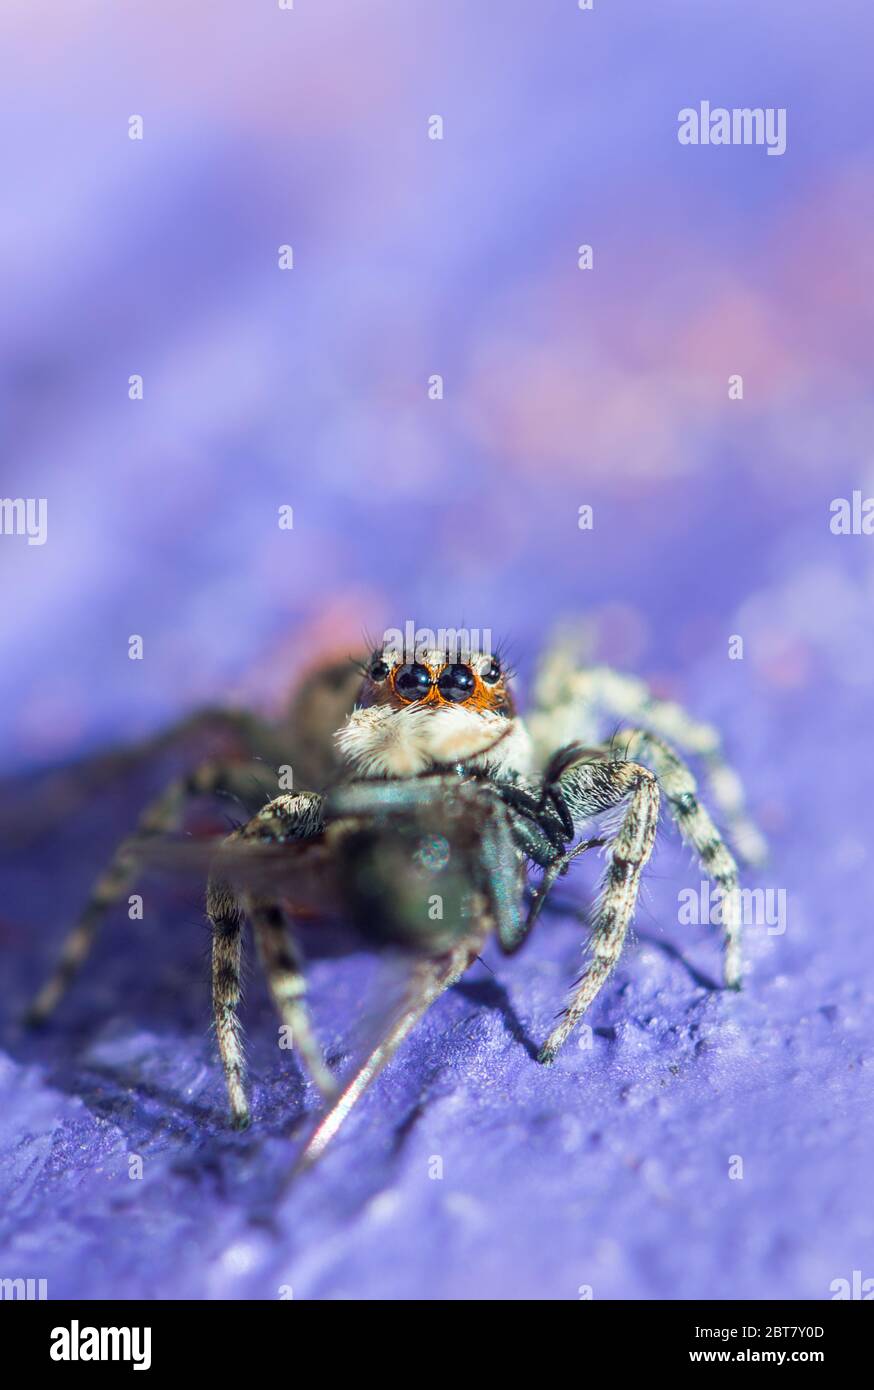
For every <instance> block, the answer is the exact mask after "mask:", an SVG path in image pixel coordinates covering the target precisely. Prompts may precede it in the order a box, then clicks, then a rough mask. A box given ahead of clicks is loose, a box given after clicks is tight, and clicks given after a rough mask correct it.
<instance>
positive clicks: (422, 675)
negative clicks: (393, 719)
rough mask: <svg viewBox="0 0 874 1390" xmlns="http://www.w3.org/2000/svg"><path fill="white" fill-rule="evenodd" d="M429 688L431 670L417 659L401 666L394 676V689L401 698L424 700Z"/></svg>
mask: <svg viewBox="0 0 874 1390" xmlns="http://www.w3.org/2000/svg"><path fill="white" fill-rule="evenodd" d="M430 689H431V672H430V671H429V670H428V667H427V666H421V665H420V664H419V662H418V661H416V662H414V663H413V664H412V665H407V666H402V667H401V669H400V670H399V671H398V673H397V675H396V676H395V690H396V691H397V692H398V694H399V695H400V696H401V698H402V699H403V700H424V698H425V696H426V695H427V694H428V691H429V690H430Z"/></svg>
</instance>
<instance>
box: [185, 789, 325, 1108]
mask: <svg viewBox="0 0 874 1390" xmlns="http://www.w3.org/2000/svg"><path fill="white" fill-rule="evenodd" d="M321 808H322V798H321V797H320V796H317V795H316V794H315V793H313V792H298V793H296V794H294V795H291V794H289V795H287V796H279V797H277V798H276V799H275V800H274V801H271V802H269V803H268V804H267V805H266V806H264V807H263V808H262V810H260V811H259V812H258V814H257V815H256V816H253V817H252V819H251V820H250V821H247V823H246V824H245V825H243V826H241V827H240V828H239V830H235V831H234V833H233V834H232V835H229V836H228V837H227V839H226V840H225V842H224V845H225V846H226V847H232V848H234V847H236V848H238V847H240V846H242V845H245V844H247V843H249V844H253V845H257V844H284V843H294V842H296V841H301V840H306V839H309V838H310V837H311V836H313V835H316V834H318V833H319V831H320V830H321V829H322V815H321ZM220 863H221V851H219V864H220ZM226 867H227V866H226ZM245 910H246V913H247V915H249V916H250V917H251V920H252V926H253V929H254V931H255V936H256V940H257V945H258V951H259V954H260V956H261V959H262V961H263V962H264V967H265V971H266V973H267V980H268V985H269V987H270V993H271V996H272V998H273V1000H274V1003H275V1004H276V1006H277V1009H278V1010H279V1012H280V1016H281V1017H282V1018H283V1019H284V1020H285V1022H286V1023H288V1024H289V1025H290V1026H291V1028H292V1036H293V1039H294V1042H295V1043H296V1045H297V1046H298V1048H299V1049H300V1052H301V1056H302V1057H303V1059H304V1061H305V1063H306V1064H307V1065H308V1066H309V1068H310V1072H311V1074H312V1076H313V1079H314V1080H315V1081H316V1083H317V1085H319V1087H320V1088H321V1089H323V1090H325V1089H327V1090H333V1078H332V1077H331V1074H330V1072H329V1071H328V1069H327V1067H326V1066H325V1062H324V1060H323V1058H322V1055H321V1052H320V1051H319V1049H318V1044H317V1043H316V1041H315V1038H314V1036H313V1034H312V1029H311V1027H310V1023H309V1016H308V1014H307V1011H306V1005H305V1003H304V1000H303V976H302V974H301V971H300V963H299V961H298V960H297V958H296V956H295V955H294V954H293V951H292V948H291V947H290V945H289V943H288V941H287V940H286V938H285V933H284V930H283V922H282V917H281V914H280V913H279V911H278V909H277V908H275V907H272V906H270V905H268V904H267V903H265V902H263V901H262V900H261V899H258V898H255V897H254V896H252V897H251V898H250V897H248V896H247V897H246V899H245ZM206 912H207V916H208V917H209V920H210V922H211V924H212V991H213V992H212V1000H213V1014H214V1017H215V1032H216V1038H217V1040H218V1046H219V1052H220V1054H221V1059H222V1066H223V1067H224V1072H225V1082H226V1084H227V1088H228V1100H229V1102H230V1108H231V1117H232V1120H233V1122H234V1124H235V1125H236V1126H237V1127H238V1128H240V1127H242V1126H245V1125H246V1124H248V1122H249V1105H248V1101H247V1099H246V1093H245V1088H244V1073H245V1067H244V1057H243V1048H242V1040H241V1030H240V1023H239V1019H238V1017H237V1008H238V1005H239V1002H240V957H241V931H242V925H243V904H242V903H241V901H240V898H239V897H238V895H237V894H236V892H235V891H234V890H233V888H232V887H231V886H230V884H229V883H228V881H227V879H226V878H225V877H223V875H222V873H221V870H220V869H219V871H218V872H217V873H216V874H214V875H213V876H212V877H211V878H210V882H209V887H208V889H207V895H206Z"/></svg>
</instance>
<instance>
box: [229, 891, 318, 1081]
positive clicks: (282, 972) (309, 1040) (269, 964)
mask: <svg viewBox="0 0 874 1390" xmlns="http://www.w3.org/2000/svg"><path fill="white" fill-rule="evenodd" d="M246 915H247V916H248V918H249V920H250V922H251V923H252V930H253V931H254V933H255V943H256V945H257V948H258V955H259V958H260V960H261V964H262V966H263V967H264V974H265V975H266V977H267V985H268V988H269V990H270V996H271V998H272V1000H273V1003H274V1005H275V1007H276V1012H277V1013H278V1014H279V1017H280V1018H281V1019H282V1022H283V1023H284V1024H285V1026H286V1027H287V1028H289V1029H290V1030H291V1040H292V1042H293V1044H294V1046H295V1047H296V1048H297V1050H298V1052H299V1053H300V1056H301V1060H302V1061H303V1064H304V1066H305V1067H306V1069H307V1071H308V1072H309V1074H310V1076H311V1077H312V1079H313V1081H314V1082H315V1084H316V1085H317V1086H318V1088H319V1090H320V1091H321V1093H322V1095H323V1096H324V1097H325V1099H326V1100H328V1099H331V1098H332V1097H333V1096H334V1095H336V1093H337V1083H336V1081H335V1080H334V1077H333V1076H332V1075H331V1073H330V1072H329V1071H328V1068H327V1067H326V1065H325V1059H324V1057H323V1056H322V1049H321V1048H320V1047H319V1044H318V1040H317V1039H316V1036H315V1034H314V1032H313V1027H312V1023H311V1021H310V1014H309V1009H308V1008H307V1006H306V1000H305V995H306V981H305V980H304V974H303V961H302V959H301V956H300V952H299V951H298V949H297V945H296V943H295V941H294V939H293V938H292V937H291V936H290V935H289V933H288V931H287V930H286V924H285V919H284V917H283V914H282V912H281V910H280V909H279V908H278V907H277V906H276V905H275V904H274V903H269V902H265V901H264V900H263V899H258V898H247V899H246Z"/></svg>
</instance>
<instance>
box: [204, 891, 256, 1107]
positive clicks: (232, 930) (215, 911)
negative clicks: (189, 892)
mask: <svg viewBox="0 0 874 1390" xmlns="http://www.w3.org/2000/svg"><path fill="white" fill-rule="evenodd" d="M206 911H207V916H208V917H209V920H210V922H211V924H212V1008H213V1016H214V1018H215V1035H216V1038H217V1039H218V1046H219V1052H220V1054H221V1059H222V1066H223V1067H224V1069H225V1081H226V1083H227V1088H228V1101H229V1103H230V1107H231V1118H232V1120H233V1123H234V1125H235V1127H236V1128H237V1129H244V1128H245V1127H246V1125H247V1124H248V1123H249V1102H248V1101H247V1099H246V1091H245V1086H244V1077H245V1058H244V1056H243V1041H242V1034H241V1031H240V1021H239V1018H238V1017H237V1008H238V1006H239V1003H240V966H241V961H242V945H243V941H242V931H243V914H242V911H241V910H240V905H239V903H238V901H237V898H236V895H235V894H234V892H233V890H232V889H231V888H230V886H229V885H228V884H227V883H225V882H223V881H222V880H220V879H219V880H213V881H211V882H210V885H209V889H208V892H207V897H206Z"/></svg>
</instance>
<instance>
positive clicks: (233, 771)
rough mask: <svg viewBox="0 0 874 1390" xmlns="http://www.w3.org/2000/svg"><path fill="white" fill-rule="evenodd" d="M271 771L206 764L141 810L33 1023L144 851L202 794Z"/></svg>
mask: <svg viewBox="0 0 874 1390" xmlns="http://www.w3.org/2000/svg"><path fill="white" fill-rule="evenodd" d="M264 776H265V768H264V765H263V764H262V763H239V764H238V763H231V764H223V763H206V764H204V765H203V767H201V768H198V769H197V771H196V772H193V773H192V774H191V775H190V776H188V777H181V778H178V779H177V780H176V781H175V782H173V783H171V785H170V786H169V787H168V788H167V789H166V791H165V792H163V794H162V795H161V796H159V797H158V798H157V799H156V800H155V801H153V802H152V804H151V805H150V806H148V807H147V808H146V810H145V811H144V812H143V814H142V815H141V817H140V819H139V821H138V823H137V828H136V830H135V831H134V833H133V835H131V836H129V837H128V839H126V840H124V841H123V842H122V844H121V845H119V847H118V849H117V850H116V852H115V854H114V855H113V857H112V859H111V861H110V863H109V865H108V867H107V868H106V869H105V870H104V872H103V873H102V874H101V875H100V877H99V878H98V879H97V882H96V883H95V884H94V887H93V888H92V890H91V894H90V896H89V898H88V901H87V903H86V904H85V907H84V908H83V910H82V912H81V914H80V915H79V917H78V919H77V921H76V922H75V923H74V925H73V927H72V928H71V929H70V931H69V933H68V934H67V936H66V938H65V939H64V942H63V945H62V947H61V954H60V959H59V960H58V964H57V966H56V967H55V969H54V971H53V972H52V974H51V975H50V977H49V978H48V980H47V981H46V982H45V984H44V985H43V986H42V988H41V989H40V991H39V993H38V994H37V995H36V997H35V999H34V1000H33V1002H32V1004H31V1005H30V1008H29V1010H28V1012H27V1022H28V1023H31V1024H39V1023H42V1022H43V1021H44V1020H45V1019H47V1018H48V1016H49V1015H50V1014H51V1013H52V1011H53V1010H54V1009H55V1008H56V1006H57V1004H58V1003H59V1002H60V1000H61V999H62V998H63V996H64V994H65V993H66V991H67V989H68V988H69V986H70V983H71V981H72V980H73V978H74V976H75V975H76V974H77V972H78V970H79V969H80V967H81V965H82V964H83V962H84V961H85V960H86V959H87V957H88V955H89V954H90V952H91V949H92V947H93V945H94V942H95V940H96V938H97V934H98V932H99V930H100V928H101V927H102V925H103V922H104V920H105V918H106V914H107V912H108V911H109V909H110V908H111V907H113V906H114V905H115V904H116V903H118V902H120V901H121V899H122V898H123V897H124V896H125V894H126V893H128V892H129V891H130V889H131V887H132V886H133V884H134V883H135V882H136V877H137V871H138V866H139V857H140V853H141V851H142V849H143V847H144V845H145V844H146V843H147V842H150V841H153V840H154V839H155V837H156V836H159V835H163V834H166V833H167V832H168V831H170V830H173V829H175V828H176V827H177V826H178V824H179V821H180V819H181V817H182V815H183V813H184V810H185V807H186V805H187V804H188V803H189V802H190V801H191V799H192V798H193V797H196V796H214V795H216V794H218V793H220V792H226V793H228V794H229V795H232V796H239V795H241V794H242V793H245V794H246V795H248V796H249V797H250V798H251V795H252V788H253V786H255V785H256V782H257V780H258V779H263V778H264Z"/></svg>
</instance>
